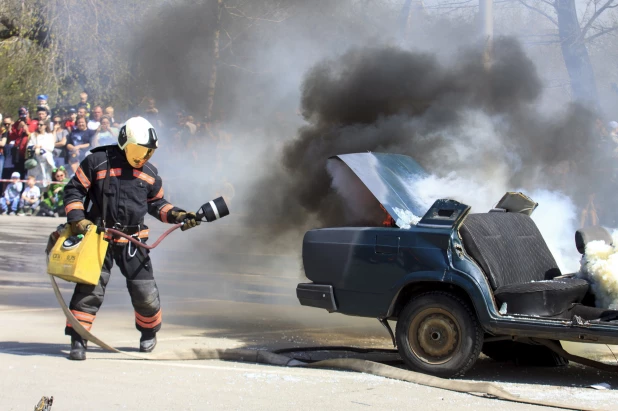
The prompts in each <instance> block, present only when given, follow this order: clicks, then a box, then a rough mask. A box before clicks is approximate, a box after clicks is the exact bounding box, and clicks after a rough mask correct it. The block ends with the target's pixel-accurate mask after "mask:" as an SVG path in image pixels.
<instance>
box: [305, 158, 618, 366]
mask: <svg viewBox="0 0 618 411" xmlns="http://www.w3.org/2000/svg"><path fill="white" fill-rule="evenodd" d="M329 163H330V165H329V167H332V166H333V164H334V165H335V167H336V168H339V169H341V168H342V167H343V168H344V169H345V170H347V171H346V172H347V173H350V172H351V175H352V177H353V178H354V179H355V180H354V181H355V182H354V183H352V180H348V181H349V182H348V183H347V184H346V186H350V185H351V186H355V184H356V185H357V186H362V188H359V189H356V191H357V192H362V190H365V191H367V193H370V195H371V196H372V197H373V200H374V201H375V200H377V202H379V205H381V207H382V209H383V210H385V211H386V212H387V213H388V217H389V218H387V219H386V220H385V225H387V227H384V226H373V227H337V228H322V229H315V230H310V231H308V232H307V233H306V234H305V237H304V241H303V253H302V254H303V265H304V270H305V275H306V277H307V278H308V279H309V280H311V281H312V282H310V283H301V284H298V286H297V289H296V293H297V297H298V299H299V301H300V303H301V304H302V305H305V306H310V307H317V308H323V309H326V310H328V311H329V312H333V313H335V312H336V313H342V314H347V315H352V316H361V317H373V318H377V319H378V320H379V321H380V322H381V323H382V324H383V325H384V326H385V327H386V329H387V330H388V331H389V334H390V336H391V338H392V340H393V344H394V345H395V346H396V347H397V348H398V351H399V353H400V355H401V357H402V359H403V360H404V361H405V363H406V364H407V365H408V366H409V367H410V368H412V369H413V370H416V371H420V372H424V373H428V374H433V375H436V376H440V377H452V376H457V375H462V374H463V373H465V372H466V371H467V370H468V369H470V367H472V366H473V364H474V363H475V361H476V359H477V358H478V356H479V354H480V353H481V351H483V352H485V353H486V354H487V355H489V356H491V357H494V358H496V359H499V358H504V357H507V356H509V355H511V354H513V353H514V352H515V351H516V350H515V349H514V348H513V346H512V345H509V344H518V346H520V348H521V347H526V348H530V350H529V352H530V353H532V352H535V353H536V354H539V353H544V355H546V356H549V357H551V356H553V357H552V358H554V360H556V359H559V358H560V357H559V356H557V355H556V354H555V353H554V352H552V351H550V350H549V349H548V348H547V347H546V346H545V345H543V342H544V341H545V342H546V341H556V340H565V341H578V342H588V343H603V344H605V343H607V344H618V311H613V310H608V309H602V308H597V307H594V295H592V294H591V291H590V285H589V283H588V282H587V281H586V280H584V279H582V278H578V277H577V276H576V275H575V274H563V273H561V271H560V269H559V268H558V265H557V264H556V261H555V259H554V257H553V256H552V254H551V252H550V250H549V248H548V246H547V244H546V243H545V240H544V239H543V236H542V235H541V233H540V232H539V230H538V228H537V226H536V224H535V223H534V221H533V220H532V218H531V217H530V215H531V214H532V212H533V211H534V208H535V207H536V203H534V202H533V201H532V200H530V199H529V198H527V197H526V196H524V195H522V194H520V193H507V194H506V195H505V196H504V197H503V198H502V200H500V201H499V202H498V204H497V206H496V208H494V209H492V210H490V211H489V212H485V213H470V207H469V206H468V205H466V204H462V203H460V202H457V201H454V200H450V199H442V200H437V201H436V202H435V203H434V204H433V205H432V206H431V207H430V208H429V210H428V211H426V212H425V210H423V209H422V205H421V204H420V202H419V201H418V200H417V199H416V196H415V193H414V192H413V190H412V186H413V184H412V183H413V182H414V181H415V180H417V179H419V178H423V176H424V175H425V173H424V171H423V169H422V168H421V167H420V166H419V165H418V164H417V163H416V162H415V161H414V160H413V159H412V158H410V157H407V156H403V155H394V154H380V153H361V154H346V155H339V156H335V157H333V158H331V159H329ZM331 174H332V173H331ZM361 197H363V196H359V197H358V198H361ZM358 201H361V200H358ZM363 201H364V200H363ZM415 216H422V218H419V217H415ZM391 217H392V218H391ZM389 221H390V222H389ZM592 240H603V241H606V242H607V243H608V244H610V243H611V241H612V239H611V236H609V233H607V231H605V230H604V229H602V228H600V227H593V228H590V229H586V230H580V231H578V232H577V233H576V246H577V248H578V251H580V253H583V252H584V248H585V245H586V244H587V243H588V242H590V241H592ZM388 320H396V321H397V326H396V330H395V332H394V333H393V332H392V330H391V328H390V325H389V323H388ZM543 350H545V351H543Z"/></svg>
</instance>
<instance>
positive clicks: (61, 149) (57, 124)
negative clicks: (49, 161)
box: [52, 115, 69, 167]
mask: <svg viewBox="0 0 618 411" xmlns="http://www.w3.org/2000/svg"><path fill="white" fill-rule="evenodd" d="M52 134H53V135H54V137H55V138H56V143H55V144H54V163H55V164H56V167H58V166H62V165H64V164H65V163H66V161H65V158H66V148H65V147H66V145H67V136H68V135H69V132H68V131H67V130H66V129H65V128H64V122H63V121H62V117H61V116H58V115H56V116H54V130H53V131H52Z"/></svg>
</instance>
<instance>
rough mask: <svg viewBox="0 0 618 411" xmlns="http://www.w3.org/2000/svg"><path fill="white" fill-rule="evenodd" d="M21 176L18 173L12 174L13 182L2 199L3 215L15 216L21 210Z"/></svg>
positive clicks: (0, 199)
mask: <svg viewBox="0 0 618 411" xmlns="http://www.w3.org/2000/svg"><path fill="white" fill-rule="evenodd" d="M20 177H21V176H20V175H19V173H18V172H17V171H15V172H13V174H11V182H10V183H9V184H8V185H7V186H6V190H4V195H3V196H2V198H0V210H1V211H2V214H6V213H9V215H15V214H16V213H17V211H18V210H19V200H20V198H21V190H22V189H23V185H22V183H21V182H20V181H19V179H20Z"/></svg>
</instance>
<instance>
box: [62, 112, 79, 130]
mask: <svg viewBox="0 0 618 411" xmlns="http://www.w3.org/2000/svg"><path fill="white" fill-rule="evenodd" d="M76 121H77V110H76V109H74V108H73V107H71V108H70V109H69V118H68V119H67V120H66V121H65V122H64V128H66V129H67V130H68V131H69V132H71V131H73V130H75V122H76Z"/></svg>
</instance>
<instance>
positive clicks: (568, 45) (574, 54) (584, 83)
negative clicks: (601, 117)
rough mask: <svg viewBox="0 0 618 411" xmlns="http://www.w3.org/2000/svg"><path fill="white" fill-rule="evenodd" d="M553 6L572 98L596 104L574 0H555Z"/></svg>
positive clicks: (592, 73)
mask: <svg viewBox="0 0 618 411" xmlns="http://www.w3.org/2000/svg"><path fill="white" fill-rule="evenodd" d="M555 7H556V14H557V16H558V34H559V36H560V46H561V48H562V57H563V58H564V64H565V65H566V69H567V72H568V73H569V78H570V80H571V90H572V92H573V98H574V99H575V100H581V101H584V102H587V103H589V104H593V105H595V106H596V105H597V103H598V97H597V87H596V84H595V80H594V71H593V70H592V64H591V63H590V56H589V55H588V49H587V48H586V44H585V43H584V39H583V37H582V31H581V27H580V25H579V21H578V19H577V10H576V9H575V0H556V3H555Z"/></svg>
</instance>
